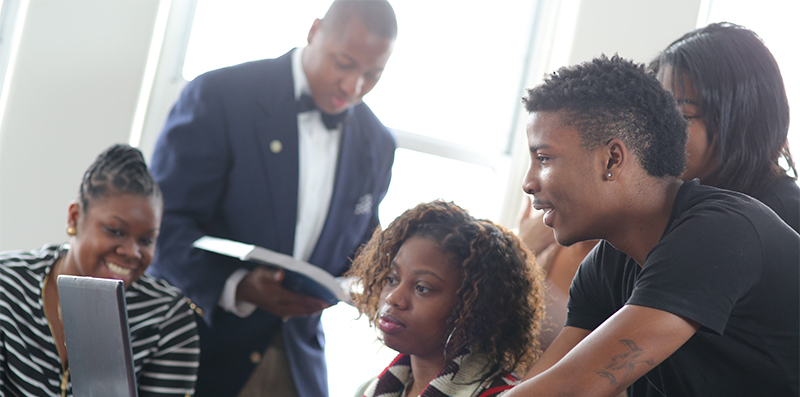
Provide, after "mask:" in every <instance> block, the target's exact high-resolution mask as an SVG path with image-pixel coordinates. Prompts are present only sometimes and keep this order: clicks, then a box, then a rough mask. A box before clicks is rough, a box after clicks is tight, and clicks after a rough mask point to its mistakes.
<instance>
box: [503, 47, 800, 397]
mask: <svg viewBox="0 0 800 397" xmlns="http://www.w3.org/2000/svg"><path fill="white" fill-rule="evenodd" d="M524 102H525V105H526V108H527V110H528V111H529V112H530V114H531V115H530V119H529V123H528V128H527V135H528V145H529V149H530V153H531V166H530V169H529V170H528V174H527V175H526V178H525V182H524V184H523V189H524V190H525V191H526V192H527V193H529V194H531V195H533V199H534V200H533V205H534V207H535V208H537V209H541V210H544V211H545V215H544V218H543V220H544V222H545V224H546V225H547V226H549V227H552V228H553V229H554V231H555V236H556V240H557V241H558V242H559V243H560V244H562V245H571V244H573V243H576V242H579V241H584V240H589V239H597V238H601V239H603V240H605V241H603V242H601V243H600V244H599V245H598V246H597V247H595V249H594V250H593V251H592V252H591V253H590V254H589V256H588V257H587V259H586V260H585V261H584V263H582V264H581V268H580V270H579V271H578V274H577V275H576V278H575V280H574V282H573V285H572V287H571V289H570V302H569V314H568V318H567V324H566V327H565V328H564V330H563V331H562V332H561V333H560V334H559V336H558V337H557V338H556V339H555V341H554V342H553V343H552V344H551V345H550V347H549V348H548V350H547V351H546V352H545V353H544V355H543V356H542V358H541V359H540V360H539V362H537V363H536V365H535V366H534V367H533V369H532V370H531V371H530V372H529V374H528V378H530V379H528V380H527V381H526V382H524V383H523V384H521V385H520V386H518V387H516V388H515V389H513V390H511V391H510V392H509V393H508V396H510V397H513V396H528V395H530V396H549V395H603V396H615V395H617V394H619V393H620V392H622V391H623V390H625V388H626V387H627V386H629V385H630V384H631V383H633V382H634V381H635V380H636V379H638V378H640V377H642V376H643V375H645V374H648V380H649V381H650V382H651V383H652V384H653V386H654V388H653V389H654V390H656V391H658V392H661V393H662V394H664V395H668V396H672V395H677V396H691V395H697V396H714V395H720V396H723V395H724V396H752V395H797V393H798V371H800V366H799V365H798V361H799V360H798V351H799V350H800V345H799V344H798V339H800V316H799V315H798V313H800V306H799V305H798V301H800V299H799V297H800V287H798V284H800V283H799V282H798V280H800V274H799V273H798V270H799V269H800V236H798V234H797V233H796V232H795V231H794V230H792V229H791V228H790V227H789V226H787V225H786V224H785V223H784V222H783V221H781V220H780V218H779V217H778V216H777V215H775V213H774V212H772V211H771V210H769V208H767V207H766V206H764V205H763V204H761V203H760V202H758V201H757V200H754V199H752V198H750V197H748V196H745V195H743V194H739V193H734V192H730V191H726V190H721V189H716V188H712V187H705V186H701V185H700V184H699V182H698V181H696V180H695V181H689V182H685V183H684V182H682V181H681V180H680V179H679V178H678V176H679V175H680V174H681V173H682V171H683V168H684V165H685V151H684V148H685V143H686V139H687V137H686V124H685V122H684V120H683V119H682V116H681V115H680V113H679V112H678V109H677V106H676V104H675V100H674V98H673V97H672V95H670V94H669V93H668V92H667V91H665V90H663V89H662V88H661V85H660V84H659V83H658V81H657V80H656V79H655V77H654V76H652V75H651V74H649V73H646V72H645V71H644V67H643V66H642V65H636V64H634V63H632V62H630V61H626V60H623V59H620V58H618V57H616V56H615V57H613V58H611V59H608V58H605V57H601V58H598V59H595V60H593V61H592V62H588V63H584V64H581V65H577V66H573V67H569V68H562V69H560V70H559V71H557V72H556V73H554V74H552V75H551V76H550V77H548V78H547V80H546V81H545V83H544V84H542V85H540V86H539V87H536V88H534V89H532V90H529V92H528V95H527V97H526V98H525V100H524ZM654 368H655V369H656V370H655V371H652V372H650V371H651V370H653V369H654ZM648 372H650V373H648Z"/></svg>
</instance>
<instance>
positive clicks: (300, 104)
mask: <svg viewBox="0 0 800 397" xmlns="http://www.w3.org/2000/svg"><path fill="white" fill-rule="evenodd" d="M315 109H317V104H316V103H314V98H312V97H311V95H308V94H303V95H301V96H300V99H299V100H298V101H297V113H298V114H299V113H304V112H310V111H312V110H315ZM319 113H320V114H321V115H322V122H323V123H324V124H325V128H327V129H329V130H333V129H336V128H337V127H339V124H341V123H344V122H346V121H347V110H345V111H344V112H341V113H339V114H327V113H325V112H323V111H322V109H319Z"/></svg>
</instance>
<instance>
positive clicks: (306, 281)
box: [192, 236, 351, 304]
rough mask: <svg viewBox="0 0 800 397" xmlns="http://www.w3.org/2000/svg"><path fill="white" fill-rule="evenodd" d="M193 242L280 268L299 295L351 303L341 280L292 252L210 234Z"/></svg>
mask: <svg viewBox="0 0 800 397" xmlns="http://www.w3.org/2000/svg"><path fill="white" fill-rule="evenodd" d="M192 245H193V246H195V247H196V248H200V249H203V250H206V251H210V252H215V253H217V254H222V255H227V256H232V257H234V258H239V259H241V260H243V261H251V262H256V263H260V264H264V265H267V266H276V267H279V268H281V269H283V270H284V277H283V281H282V282H281V284H282V285H283V287H284V288H286V289H288V290H290V291H293V292H296V293H298V294H304V295H309V296H313V297H315V298H318V299H321V300H324V301H325V302H328V303H330V304H335V303H336V302H338V301H343V302H347V303H350V302H351V299H350V295H349V294H347V293H346V292H345V290H344V289H343V288H342V285H340V283H339V281H337V279H336V278H335V277H333V276H332V275H331V274H330V273H328V272H326V271H325V270H323V269H320V268H318V267H316V266H314V265H312V264H310V263H308V262H303V261H299V260H297V259H295V258H293V257H291V256H289V255H286V254H281V253H279V252H275V251H272V250H269V249H266V248H263V247H259V246H256V245H251V244H244V243H240V242H238V241H232V240H226V239H223V238H217V237H210V236H203V237H200V238H199V239H197V241H195V242H194V243H193V244H192Z"/></svg>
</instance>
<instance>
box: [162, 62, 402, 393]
mask: <svg viewBox="0 0 800 397" xmlns="http://www.w3.org/2000/svg"><path fill="white" fill-rule="evenodd" d="M296 106H297V105H296V104H295V100H294V83H293V79H292V70H291V52H289V53H287V54H285V55H283V56H281V57H280V58H277V59H266V60H260V61H254V62H249V63H244V64H241V65H237V66H232V67H229V68H223V69H219V70H215V71H211V72H208V73H206V74H204V75H201V76H199V77H197V78H196V79H194V80H193V81H192V82H190V83H189V84H188V85H187V86H186V88H185V89H184V91H183V93H182V94H181V96H180V98H179V99H178V101H177V102H176V104H175V105H174V107H173V109H172V111H171V112H170V114H169V117H168V119H167V122H166V125H165V127H164V130H163V131H162V133H161V135H160V137H159V139H158V141H157V143H156V147H155V151H154V153H153V158H152V164H151V169H152V173H153V176H154V177H155V179H156V181H158V183H159V185H160V186H161V189H162V191H163V194H164V217H163V221H162V225H161V233H160V236H159V238H158V246H157V247H158V248H157V250H156V257H155V260H154V262H153V264H152V265H151V267H150V270H149V272H150V273H151V274H153V275H154V276H157V277H162V278H165V279H167V280H168V281H169V282H171V283H172V284H174V285H176V286H177V287H179V288H181V289H182V290H183V292H184V293H185V294H186V295H187V296H188V297H189V298H190V299H191V300H192V301H194V302H195V303H196V304H197V305H198V306H199V307H200V308H202V310H203V311H204V314H203V320H204V321H198V322H199V326H200V337H201V356H200V357H201V359H200V371H199V374H198V384H197V394H196V395H197V396H214V397H224V396H235V395H236V394H237V393H238V392H239V390H240V388H241V387H242V386H243V385H244V383H245V382H246V380H247V379H248V378H249V376H250V374H251V373H252V371H253V369H254V368H255V366H256V363H257V361H258V357H260V354H261V353H262V352H263V351H264V350H265V349H266V347H267V345H268V342H269V340H270V338H271V337H272V335H273V334H274V332H275V331H276V330H277V329H279V326H280V327H281V328H282V330H283V335H284V342H285V345H286V350H287V354H288V356H289V362H290V367H291V371H292V374H293V377H294V380H295V384H296V386H297V389H298V391H299V393H300V396H304V397H306V396H307V397H318V396H326V395H327V371H326V365H325V357H324V352H323V349H324V345H325V340H324V335H323V333H322V327H321V324H320V316H319V315H314V316H310V317H302V318H293V319H290V320H288V321H287V322H284V323H281V319H280V318H278V317H276V316H274V315H272V314H270V313H267V312H266V311H264V310H261V309H257V310H256V311H255V312H254V313H253V314H252V315H250V316H248V317H246V318H239V317H237V316H235V315H233V314H231V313H228V312H226V311H224V310H223V309H221V308H219V307H218V302H219V298H220V295H221V292H222V290H223V287H224V283H225V280H227V278H228V276H230V275H231V273H232V272H234V271H235V270H236V269H239V268H242V267H245V268H252V266H254V265H252V264H248V263H244V262H240V261H238V260H235V259H230V258H223V257H222V256H219V255H215V254H211V253H208V252H204V251H201V250H198V249H193V248H192V247H191V244H192V242H193V241H195V240H196V239H197V238H199V237H201V236H204V235H210V236H215V237H222V238H227V239H232V240H237V241H242V242H245V243H248V244H256V245H259V246H263V247H266V248H269V249H272V250H275V251H278V252H282V253H285V254H288V255H292V252H293V249H294V235H295V225H296V217H297V193H298V192H297V189H298V134H297V108H296ZM348 111H349V112H350V115H349V118H348V121H347V123H346V124H345V126H344V128H343V131H342V138H341V139H342V140H341V149H340V152H339V159H338V164H337V169H336V180H335V184H334V188H333V195H332V197H331V203H330V208H329V211H328V217H327V219H326V221H325V225H324V227H323V230H322V233H321V235H320V236H319V240H318V241H317V244H316V246H315V248H314V251H313V253H312V255H311V258H310V259H309V262H311V263H312V264H314V265H316V266H319V267H321V268H323V269H325V270H327V271H328V272H330V273H331V274H333V275H336V276H338V275H340V274H342V273H343V272H344V271H346V270H347V268H348V266H349V264H350V260H351V259H352V256H353V254H354V252H355V251H356V249H357V248H358V247H360V246H361V245H362V244H363V243H364V242H366V241H367V240H368V239H369V237H370V236H371V235H372V233H373V231H374V229H375V228H376V227H377V226H378V217H377V210H378V204H379V203H380V201H381V200H382V199H383V197H384V196H385V194H386V191H387V189H388V186H389V179H390V176H391V167H392V162H393V160H394V150H395V142H394V139H393V137H392V136H391V134H390V133H389V131H388V129H386V127H384V126H383V124H381V123H380V121H379V120H378V119H377V118H376V117H375V115H374V114H373V113H372V111H370V110H369V108H368V107H367V106H366V105H365V104H359V105H357V106H354V107H352V108H350V109H349V110H348Z"/></svg>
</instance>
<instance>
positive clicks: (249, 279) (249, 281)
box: [236, 267, 330, 319]
mask: <svg viewBox="0 0 800 397" xmlns="http://www.w3.org/2000/svg"><path fill="white" fill-rule="evenodd" d="M284 276H285V272H284V271H283V270H280V269H274V268H267V267H256V268H255V269H253V270H252V271H251V272H250V273H249V274H248V275H247V276H245V278H244V279H243V280H242V282H240V283H239V287H238V289H237V296H236V298H237V299H238V300H242V301H246V302H250V303H253V304H255V305H256V306H258V307H260V308H262V309H264V310H266V311H267V312H269V313H272V314H274V315H276V316H279V317H283V318H284V319H286V318H288V317H299V316H308V315H311V314H314V313H318V312H320V311H322V310H324V309H325V308H327V307H329V306H330V304H328V303H327V302H325V301H323V300H320V299H316V298H313V297H310V296H307V295H302V294H298V293H295V292H292V291H289V290H287V289H285V288H283V285H281V281H282V280H283V278H284Z"/></svg>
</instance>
